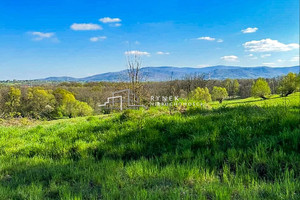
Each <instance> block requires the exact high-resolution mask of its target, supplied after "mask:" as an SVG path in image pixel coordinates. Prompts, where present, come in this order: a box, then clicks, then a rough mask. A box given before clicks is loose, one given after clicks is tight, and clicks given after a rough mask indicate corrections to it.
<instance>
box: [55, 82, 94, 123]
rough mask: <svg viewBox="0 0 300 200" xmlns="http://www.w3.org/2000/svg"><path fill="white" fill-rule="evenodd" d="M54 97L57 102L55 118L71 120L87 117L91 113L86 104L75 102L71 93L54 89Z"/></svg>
mask: <svg viewBox="0 0 300 200" xmlns="http://www.w3.org/2000/svg"><path fill="white" fill-rule="evenodd" d="M54 96H55V98H56V102H57V107H56V113H57V116H68V117H70V118H71V117H76V116H84V115H89V114H92V112H93V109H92V108H91V107H90V106H89V105H88V104H87V103H84V102H80V101H78V100H76V99H75V96H74V95H73V93H71V92H69V91H67V90H65V89H61V88H58V89H56V90H55V91H54Z"/></svg>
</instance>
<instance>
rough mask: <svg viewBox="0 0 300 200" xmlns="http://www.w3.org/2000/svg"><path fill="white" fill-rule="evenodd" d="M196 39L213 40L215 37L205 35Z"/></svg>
mask: <svg viewBox="0 0 300 200" xmlns="http://www.w3.org/2000/svg"><path fill="white" fill-rule="evenodd" d="M197 40H208V41H214V40H216V38H212V37H208V36H205V37H198V38H197Z"/></svg>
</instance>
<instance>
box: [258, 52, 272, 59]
mask: <svg viewBox="0 0 300 200" xmlns="http://www.w3.org/2000/svg"><path fill="white" fill-rule="evenodd" d="M270 56H271V54H269V53H268V54H263V55H261V56H260V57H261V58H265V57H270Z"/></svg>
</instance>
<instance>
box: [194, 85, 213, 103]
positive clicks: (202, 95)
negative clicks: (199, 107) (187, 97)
mask: <svg viewBox="0 0 300 200" xmlns="http://www.w3.org/2000/svg"><path fill="white" fill-rule="evenodd" d="M192 98H194V99H196V100H200V101H205V102H209V101H211V95H210V93H209V90H208V88H207V87H206V88H200V87H197V88H196V89H195V90H194V91H193V92H192Z"/></svg>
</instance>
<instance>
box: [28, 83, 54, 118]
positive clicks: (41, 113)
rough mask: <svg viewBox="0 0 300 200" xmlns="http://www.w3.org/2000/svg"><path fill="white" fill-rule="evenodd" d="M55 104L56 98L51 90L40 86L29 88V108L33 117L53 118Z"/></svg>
mask: <svg viewBox="0 0 300 200" xmlns="http://www.w3.org/2000/svg"><path fill="white" fill-rule="evenodd" d="M54 106H55V98H54V95H53V94H52V93H51V91H47V90H45V89H43V88H40V87H34V88H29V90H28V94H27V110H28V111H29V114H30V115H31V116H32V117H35V118H40V117H46V118H51V117H52V113H53V111H54Z"/></svg>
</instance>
